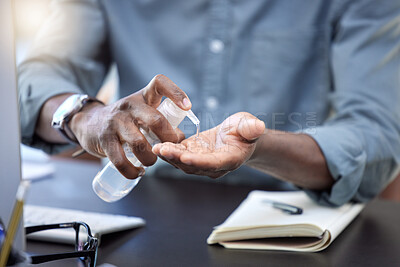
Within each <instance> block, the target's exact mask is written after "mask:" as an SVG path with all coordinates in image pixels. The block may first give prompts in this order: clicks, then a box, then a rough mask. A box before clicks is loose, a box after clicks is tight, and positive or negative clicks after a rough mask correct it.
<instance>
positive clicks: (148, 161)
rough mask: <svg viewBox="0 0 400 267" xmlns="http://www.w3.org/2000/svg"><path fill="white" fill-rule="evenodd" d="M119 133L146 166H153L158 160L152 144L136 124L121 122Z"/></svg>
mask: <svg viewBox="0 0 400 267" xmlns="http://www.w3.org/2000/svg"><path fill="white" fill-rule="evenodd" d="M118 135H119V139H120V140H121V142H122V143H126V144H128V146H129V147H130V148H131V150H132V152H133V154H135V156H136V158H137V159H138V160H139V161H140V162H141V163H142V164H143V165H144V166H151V165H153V164H154V163H155V162H156V161H157V156H156V155H154V153H153V152H152V147H151V145H150V144H149V142H148V141H147V140H146V138H145V137H144V135H143V134H142V133H141V132H140V131H139V129H138V128H137V126H136V125H135V124H133V123H125V124H121V125H120V129H119V132H118Z"/></svg>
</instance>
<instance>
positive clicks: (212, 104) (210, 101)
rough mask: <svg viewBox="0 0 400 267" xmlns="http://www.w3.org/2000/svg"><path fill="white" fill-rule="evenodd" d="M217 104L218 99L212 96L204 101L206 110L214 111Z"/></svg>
mask: <svg viewBox="0 0 400 267" xmlns="http://www.w3.org/2000/svg"><path fill="white" fill-rule="evenodd" d="M218 104H219V103H218V99H217V98H216V97H214V96H210V97H208V98H207V99H206V106H207V108H208V109H211V110H215V109H216V108H217V107H218Z"/></svg>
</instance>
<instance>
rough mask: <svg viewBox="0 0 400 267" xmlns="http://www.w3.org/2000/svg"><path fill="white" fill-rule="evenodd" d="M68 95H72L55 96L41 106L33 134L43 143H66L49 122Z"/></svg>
mask: <svg viewBox="0 0 400 267" xmlns="http://www.w3.org/2000/svg"><path fill="white" fill-rule="evenodd" d="M70 95H72V93H67V94H61V95H56V96H54V97H52V98H50V99H48V100H47V101H46V102H45V103H44V105H43V106H42V109H41V110H40V115H39V119H38V121H37V124H36V128H35V133H36V135H38V136H39V137H40V138H41V139H43V140H44V141H47V142H49V143H59V144H63V143H68V142H67V140H66V139H65V137H63V136H62V135H61V133H60V132H59V131H58V130H57V129H54V128H52V127H51V121H52V119H53V114H54V112H55V111H56V110H57V108H58V107H59V106H60V105H61V104H62V103H63V102H64V100H65V99H67V98H68V97H69V96H70Z"/></svg>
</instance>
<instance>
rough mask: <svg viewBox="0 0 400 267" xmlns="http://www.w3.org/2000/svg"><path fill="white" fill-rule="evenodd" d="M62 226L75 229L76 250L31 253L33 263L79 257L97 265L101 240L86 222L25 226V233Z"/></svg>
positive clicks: (87, 262) (91, 264) (93, 266)
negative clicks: (43, 253) (39, 253)
mask: <svg viewBox="0 0 400 267" xmlns="http://www.w3.org/2000/svg"><path fill="white" fill-rule="evenodd" d="M60 228H73V229H74V230H75V251H74V252H67V253H56V254H48V255H31V263H32V264H38V263H43V262H48V261H54V260H61V259H67V258H77V257H79V258H80V260H81V261H82V262H83V263H84V264H85V266H88V267H95V266H96V260H97V249H98V245H99V242H98V239H97V238H96V237H93V236H92V232H91V230H90V227H89V226H88V225H87V224H86V223H84V222H71V223H61V224H48V225H38V226H29V227H25V234H27V235H28V234H31V233H35V232H38V231H44V230H51V229H60Z"/></svg>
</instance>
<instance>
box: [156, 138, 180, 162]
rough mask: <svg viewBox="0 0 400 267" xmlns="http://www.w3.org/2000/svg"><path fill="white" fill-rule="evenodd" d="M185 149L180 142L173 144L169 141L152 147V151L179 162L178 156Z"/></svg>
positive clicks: (171, 160)
mask: <svg viewBox="0 0 400 267" xmlns="http://www.w3.org/2000/svg"><path fill="white" fill-rule="evenodd" d="M185 151H186V147H185V146H184V145H182V144H173V143H170V142H167V143H162V144H157V145H155V146H154V147H153V152H154V153H155V154H157V155H158V156H160V157H163V158H165V159H167V160H168V161H170V162H174V163H180V156H181V155H182V153H183V152H185Z"/></svg>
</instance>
